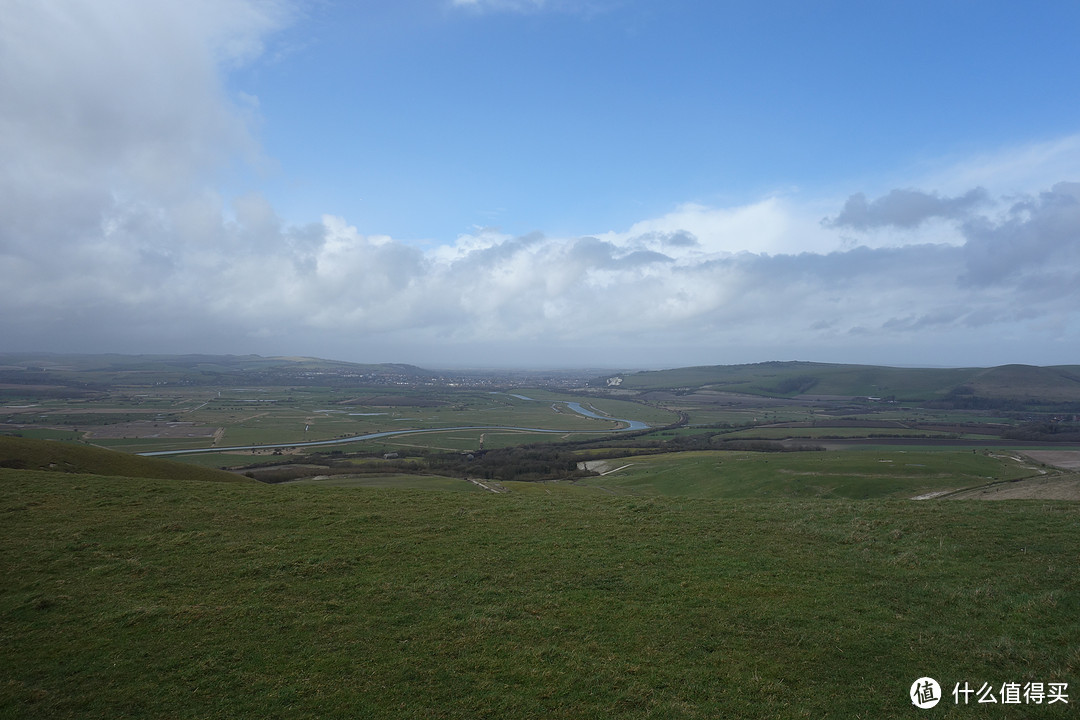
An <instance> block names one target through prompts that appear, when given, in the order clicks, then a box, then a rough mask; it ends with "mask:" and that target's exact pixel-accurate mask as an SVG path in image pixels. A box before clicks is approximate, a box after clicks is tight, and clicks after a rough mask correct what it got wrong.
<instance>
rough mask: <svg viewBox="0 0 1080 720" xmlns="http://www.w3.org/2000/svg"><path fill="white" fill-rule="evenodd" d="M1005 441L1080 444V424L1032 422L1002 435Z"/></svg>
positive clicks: (1049, 421)
mask: <svg viewBox="0 0 1080 720" xmlns="http://www.w3.org/2000/svg"><path fill="white" fill-rule="evenodd" d="M1001 437H1002V439H1004V440H1025V441H1033V440H1035V441H1040V442H1060V443H1080V424H1077V423H1071V422H1058V421H1054V420H1044V421H1041V422H1031V423H1026V424H1024V425H1020V426H1019V427H1015V428H1012V429H1010V430H1006V431H1005V432H1003V433H1001Z"/></svg>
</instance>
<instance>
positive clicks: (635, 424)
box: [136, 398, 649, 457]
mask: <svg viewBox="0 0 1080 720" xmlns="http://www.w3.org/2000/svg"><path fill="white" fill-rule="evenodd" d="M528 399H530V400H531V399H532V398H528ZM562 404H563V405H566V407H568V408H569V409H570V410H572V411H574V412H576V413H577V414H579V415H584V416H585V417H588V418H594V419H597V420H609V421H611V422H620V423H626V427H622V428H614V429H612V430H609V431H606V432H630V431H632V430H647V429H648V428H649V426H648V424H646V423H643V422H641V421H640V420H625V419H623V418H613V417H609V416H607V415H600V414H598V413H595V412H593V411H592V410H587V409H586V408H584V407H582V406H581V404H580V403H576V402H563V403H562ZM456 430H520V431H524V432H538V433H560V434H563V435H567V434H571V433H596V432H597V431H596V430H551V429H548V428H532V427H514V426H510V425H460V426H456V427H440V428H419V429H414V430H386V431H383V432H375V433H367V434H364V435H353V436H351V437H345V438H334V439H333V440H309V441H306V442H290V443H274V444H272V445H232V446H229V447H209V448H189V449H186V450H157V451H155V452H142V453H136V454H137V455H143V456H145V457H160V456H162V455H195V454H198V453H215V452H233V451H237V450H277V449H280V448H297V447H318V446H320V445H343V444H345V443H352V442H361V441H363V440H375V439H377V438H384V437H390V436H391V435H415V434H417V433H433V432H453V431H456Z"/></svg>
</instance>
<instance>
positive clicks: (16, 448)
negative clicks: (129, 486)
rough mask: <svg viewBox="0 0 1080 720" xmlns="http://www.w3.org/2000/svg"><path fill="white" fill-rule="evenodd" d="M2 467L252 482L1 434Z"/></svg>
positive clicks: (196, 468)
mask: <svg viewBox="0 0 1080 720" xmlns="http://www.w3.org/2000/svg"><path fill="white" fill-rule="evenodd" d="M0 467H3V468H12V469H17V470H52V471H55V472H65V473H85V474H89V475H111V476H120V477H137V478H152V479H156V480H200V481H205V482H251V481H250V480H249V479H248V478H245V477H243V476H241V475H235V474H233V473H230V472H225V471H223V470H214V469H212V468H204V467H199V466H197V465H186V464H184V463H179V462H174V461H172V460H161V459H157V458H147V457H140V456H138V455H130V454H128V453H122V452H117V451H115V450H106V449H105V448H99V447H92V446H87V445H75V444H72V443H62V442H56V441H53V440H32V439H29V438H19V437H7V436H0Z"/></svg>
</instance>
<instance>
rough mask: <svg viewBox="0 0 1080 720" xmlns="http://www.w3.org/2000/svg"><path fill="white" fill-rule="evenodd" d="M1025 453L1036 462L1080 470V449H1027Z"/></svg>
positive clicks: (1063, 468) (1064, 468)
mask: <svg viewBox="0 0 1080 720" xmlns="http://www.w3.org/2000/svg"><path fill="white" fill-rule="evenodd" d="M1024 454H1025V455H1027V456H1028V457H1029V458H1031V459H1032V460H1034V461H1035V462H1040V463H1043V464H1045V465H1053V466H1054V467H1056V468H1061V469H1062V470H1080V450H1027V451H1025V452H1024Z"/></svg>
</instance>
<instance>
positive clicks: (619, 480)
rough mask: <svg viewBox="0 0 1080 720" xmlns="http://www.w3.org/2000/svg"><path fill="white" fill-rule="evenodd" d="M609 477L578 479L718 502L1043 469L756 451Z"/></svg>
mask: <svg viewBox="0 0 1080 720" xmlns="http://www.w3.org/2000/svg"><path fill="white" fill-rule="evenodd" d="M607 462H608V464H609V466H610V467H611V468H617V467H620V466H622V465H629V467H627V468H626V469H624V470H620V471H618V472H616V473H612V474H610V475H604V476H602V477H590V478H585V479H583V480H580V481H578V483H577V484H578V485H581V486H593V487H603V488H605V489H607V490H609V491H611V492H616V493H626V494H635V495H672V496H690V497H713V498H753V497H758V498H763V497H776V498H781V497H782V498H848V499H867V498H886V497H895V498H905V497H913V496H916V495H921V494H924V493H928V492H934V491H938V490H957V489H960V488H964V487H973V486H977V485H984V484H986V483H989V482H993V481H995V480H1012V479H1017V478H1022V477H1028V476H1031V475H1035V474H1037V472H1038V470H1037V469H1035V468H1032V467H1029V466H1027V465H1025V463H1023V462H1018V461H1016V460H1014V459H1012V458H1011V457H1009V456H1007V455H1004V454H1000V453H995V454H994V455H984V454H982V453H972V452H970V451H962V450H937V451H922V450H917V449H915V450H910V451H908V450H897V449H895V448H890V449H888V450H845V451H842V452H791V453H757V452H727V451H695V452H681V453H666V454H659V455H635V456H633V457H627V458H614V459H611V460H608V461H607Z"/></svg>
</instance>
